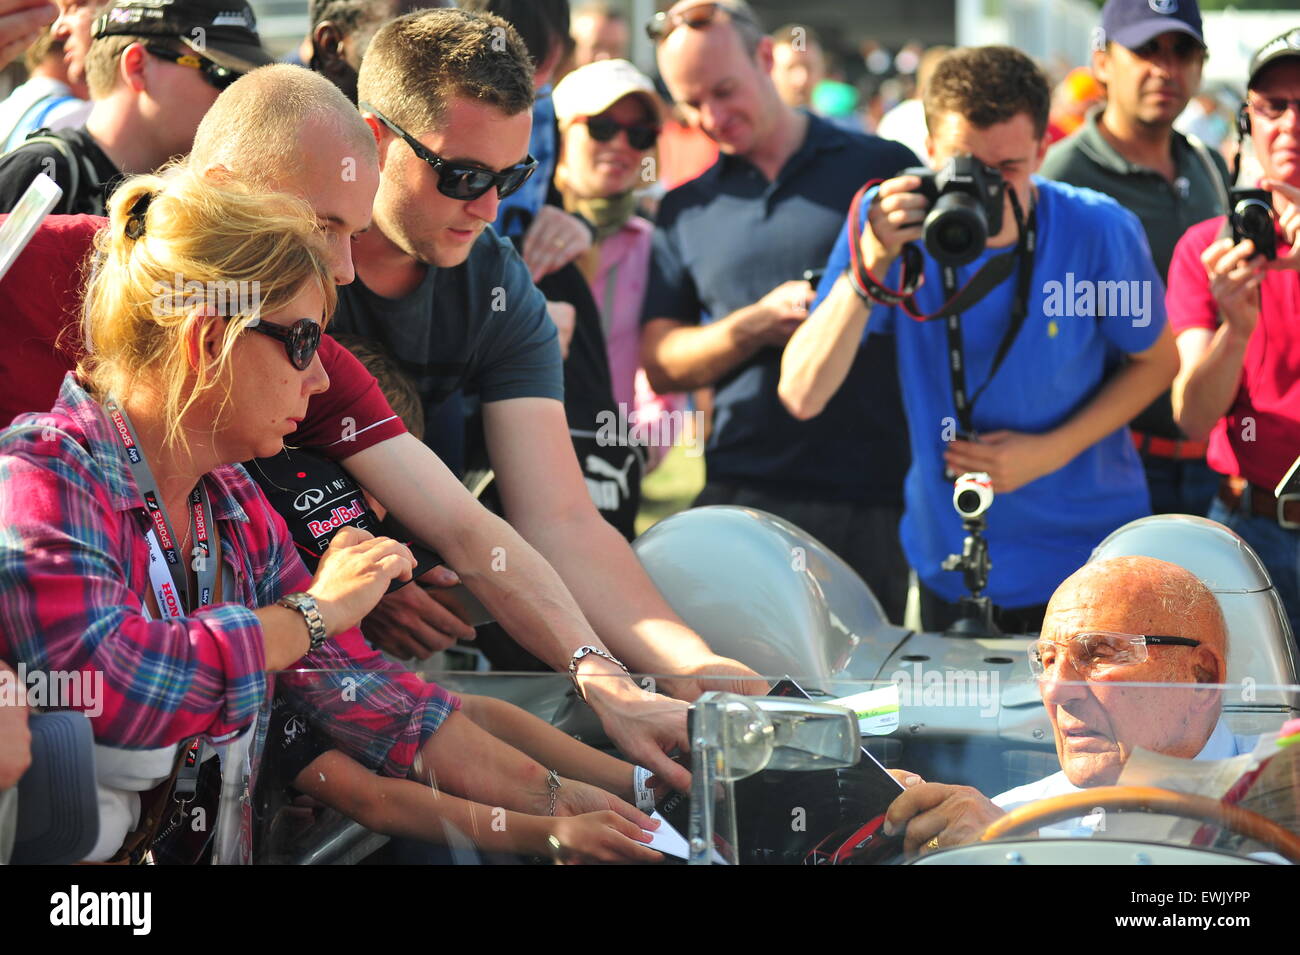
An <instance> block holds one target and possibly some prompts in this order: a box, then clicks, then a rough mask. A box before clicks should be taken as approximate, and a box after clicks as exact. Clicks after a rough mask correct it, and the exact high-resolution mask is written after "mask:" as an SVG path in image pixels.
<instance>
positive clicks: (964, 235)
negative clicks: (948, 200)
mask: <svg viewBox="0 0 1300 955" xmlns="http://www.w3.org/2000/svg"><path fill="white" fill-rule="evenodd" d="M935 232H936V235H935V237H934V238H935V244H936V245H938V246H939V247H940V248H941V249H943V251H944V252H946V253H948V254H949V255H961V254H962V253H963V252H965V251H966V250H967V249H969V248H970V247H971V240H972V238H973V236H971V234H970V228H969V227H968V226H967V225H966V223H964V222H962V221H961V220H960V219H958V220H953V219H945V220H943V222H941V223H940V225H939V228H938V229H936V230H935Z"/></svg>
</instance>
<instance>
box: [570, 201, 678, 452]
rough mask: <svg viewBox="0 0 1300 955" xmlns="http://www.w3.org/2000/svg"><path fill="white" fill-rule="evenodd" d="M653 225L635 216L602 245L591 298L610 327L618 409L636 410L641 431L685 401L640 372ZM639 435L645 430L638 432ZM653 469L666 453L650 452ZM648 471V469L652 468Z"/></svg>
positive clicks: (607, 334)
mask: <svg viewBox="0 0 1300 955" xmlns="http://www.w3.org/2000/svg"><path fill="white" fill-rule="evenodd" d="M653 236H654V225H652V224H651V223H650V222H649V221H648V220H646V219H643V218H641V217H640V216H633V217H632V218H631V219H629V220H628V221H627V223H626V224H625V225H624V226H623V228H622V230H620V231H619V232H617V233H616V234H614V235H612V236H610V237H609V238H608V239H606V240H605V241H604V242H602V243H601V245H600V265H599V266H598V268H597V270H596V277H595V279H594V280H593V281H592V283H591V293H592V296H593V297H594V298H595V299H596V306H597V307H598V308H599V309H600V313H601V316H602V323H603V324H604V326H605V351H606V353H607V354H608V356H609V377H610V382H611V385H612V387H613V391H614V403H615V404H616V405H619V406H621V407H623V408H626V409H627V410H628V411H632V410H635V411H636V413H637V420H638V422H639V423H640V427H644V426H645V422H647V421H649V420H650V419H651V417H652V416H654V415H661V414H666V413H668V412H672V411H676V410H681V409H682V408H683V407H684V406H685V403H686V402H685V400H684V398H683V396H682V395H659V394H656V393H655V392H654V390H653V389H652V388H651V387H650V384H649V382H648V381H646V379H645V374H644V373H643V372H640V369H641V306H642V304H643V303H644V301H645V291H646V283H647V281H648V280H649V276H650V246H651V239H652V238H653ZM634 430H640V428H638V429H634ZM648 450H649V451H650V456H649V457H650V460H649V467H653V466H654V465H655V464H656V463H658V460H659V458H660V457H662V454H663V451H664V449H663V448H654V447H652V448H649V449H648ZM647 470H648V468H647Z"/></svg>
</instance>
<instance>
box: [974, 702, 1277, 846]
mask: <svg viewBox="0 0 1300 955" xmlns="http://www.w3.org/2000/svg"><path fill="white" fill-rule="evenodd" d="M1255 739H1256V738H1255V737H1253V736H1234V735H1233V734H1232V731H1231V730H1230V729H1228V724H1227V723H1225V722H1224V721H1223V717H1219V722H1218V723H1216V724H1215V725H1214V732H1212V733H1211V734H1210V738H1209V739H1207V740H1206V741H1205V745H1204V746H1203V747H1201V751H1200V752H1199V753H1197V754H1196V755H1195V756H1194V757H1192V758H1193V759H1228V758H1229V757H1231V756H1240V755H1241V754H1242V753H1249V752H1251V751H1252V750H1253V749H1254V748H1255ZM1077 792H1083V787H1081V786H1076V785H1074V783H1072V782H1070V780H1069V779H1068V778H1066V775H1065V770H1061V772H1059V773H1053V774H1052V775H1051V776H1048V777H1046V778H1045V779H1040V780H1038V782H1036V783H1027V784H1026V785H1024V786H1017V787H1016V788H1015V789H1008V790H1007V791H1006V792H1004V793H1001V794H1000V795H997V796H994V797H993V805H995V806H997V807H998V808H999V809H1002V810H1005V811H1007V812H1010V811H1011V810H1012V809H1015V808H1017V807H1019V806H1023V805H1025V804H1026V803H1031V802H1036V801H1038V800H1039V799H1048V798H1050V797H1052V796H1061V795H1064V794H1065V793H1077ZM1102 818H1103V814H1102V813H1096V814H1093V815H1088V816H1083V817H1079V818H1075V819H1066V820H1063V821H1061V822H1058V823H1054V824H1053V825H1050V826H1043V827H1042V828H1040V829H1039V830H1038V835H1039V837H1040V838H1043V839H1065V838H1073V839H1079V838H1087V837H1088V836H1091V835H1092V834H1093V833H1094V832H1096V830H1097V826H1098V825H1099V824H1100V823H1101V821H1102Z"/></svg>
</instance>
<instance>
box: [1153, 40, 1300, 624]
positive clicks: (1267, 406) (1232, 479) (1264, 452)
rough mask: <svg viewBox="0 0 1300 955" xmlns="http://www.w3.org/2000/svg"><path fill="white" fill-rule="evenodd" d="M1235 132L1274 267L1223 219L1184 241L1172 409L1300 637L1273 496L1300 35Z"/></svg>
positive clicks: (1290, 317)
mask: <svg viewBox="0 0 1300 955" xmlns="http://www.w3.org/2000/svg"><path fill="white" fill-rule="evenodd" d="M1238 123H1239V131H1240V133H1241V136H1242V138H1243V139H1245V138H1246V137H1247V136H1249V138H1250V142H1251V144H1252V145H1253V147H1254V150H1253V151H1254V155H1255V158H1256V160H1257V161H1258V162H1259V164H1260V167H1261V168H1262V169H1263V173H1264V178H1263V179H1262V180H1261V181H1260V182H1258V183H1246V182H1243V183H1241V184H1240V185H1242V186H1258V187H1259V188H1261V189H1265V190H1268V193H1271V206H1272V213H1273V217H1272V223H1271V227H1272V230H1273V233H1274V234H1273V242H1274V244H1275V246H1276V257H1275V258H1273V259H1271V260H1270V259H1267V258H1266V257H1265V256H1264V255H1263V254H1262V250H1261V249H1257V248H1255V247H1254V244H1253V243H1252V242H1251V241H1250V240H1243V241H1241V242H1238V243H1234V242H1233V240H1232V229H1231V227H1229V226H1228V225H1227V224H1226V223H1225V220H1224V218H1223V217H1222V216H1219V217H1218V218H1215V219H1210V220H1208V221H1206V222H1202V223H1200V224H1199V225H1195V226H1192V228H1190V229H1188V230H1187V233H1186V234H1185V235H1184V236H1183V237H1182V239H1181V240H1180V241H1179V242H1178V245H1177V247H1176V248H1175V250H1174V256H1173V262H1172V263H1171V264H1170V266H1169V288H1168V293H1167V296H1166V301H1167V305H1168V310H1169V322H1170V325H1171V326H1172V327H1173V329H1174V334H1175V336H1176V339H1175V341H1176V343H1177V345H1178V352H1179V356H1180V358H1181V360H1182V367H1181V370H1180V371H1179V373H1178V377H1177V378H1176V379H1175V380H1174V387H1173V395H1172V397H1173V407H1174V414H1175V415H1176V417H1177V420H1178V423H1179V425H1180V426H1181V427H1182V428H1183V430H1184V431H1186V432H1187V433H1188V434H1189V435H1190V436H1192V437H1193V438H1198V439H1205V438H1207V437H1208V438H1209V446H1210V450H1209V456H1208V460H1209V463H1210V467H1212V468H1213V469H1214V470H1215V471H1217V472H1218V473H1219V475H1221V484H1220V486H1219V494H1218V499H1217V500H1216V501H1215V502H1214V504H1213V506H1212V507H1211V509H1210V513H1209V516H1210V517H1211V518H1212V519H1214V520H1216V521H1221V522H1222V523H1224V524H1227V525H1228V526H1229V527H1231V528H1232V529H1233V530H1234V531H1236V532H1237V533H1238V534H1240V535H1241V536H1242V537H1243V538H1245V540H1246V542H1247V543H1248V544H1250V546H1251V547H1253V548H1254V549H1255V552H1256V553H1257V554H1259V557H1260V559H1261V560H1262V561H1263V562H1264V566H1265V567H1267V568H1268V573H1269V576H1270V577H1272V578H1273V582H1274V583H1275V584H1276V585H1277V589H1278V593H1279V595H1280V596H1281V597H1282V603H1283V605H1284V606H1285V607H1286V610H1287V615H1288V616H1289V617H1290V618H1291V629H1292V631H1293V632H1294V633H1297V634H1300V573H1298V572H1297V569H1296V568H1297V567H1298V566H1300V563H1298V561H1300V501H1297V500H1296V499H1295V497H1294V496H1293V495H1284V496H1283V497H1282V498H1278V497H1277V496H1275V494H1274V491H1275V489H1276V488H1277V486H1278V484H1279V482H1280V481H1281V480H1282V478H1283V476H1285V475H1286V473H1287V470H1288V469H1289V468H1290V467H1291V463H1292V462H1293V461H1294V460H1295V458H1296V455H1297V453H1300V363H1298V362H1297V357H1296V356H1297V355H1300V338H1298V337H1297V332H1296V310H1297V303H1300V275H1298V274H1297V269H1300V241H1297V239H1298V238H1300V236H1298V235H1297V233H1300V206H1298V203H1300V30H1289V31H1288V32H1286V33H1284V34H1282V35H1281V36H1279V37H1276V38H1274V39H1273V40H1271V41H1270V42H1268V43H1266V44H1265V45H1264V46H1263V47H1261V48H1260V49H1259V50H1258V51H1257V52H1256V53H1255V55H1254V56H1253V57H1252V58H1251V62H1250V73H1249V78H1248V82H1247V92H1246V102H1245V103H1244V104H1242V108H1241V113H1240V114H1239V116H1238ZM1265 198H1269V197H1268V195H1267V193H1266V194H1265Z"/></svg>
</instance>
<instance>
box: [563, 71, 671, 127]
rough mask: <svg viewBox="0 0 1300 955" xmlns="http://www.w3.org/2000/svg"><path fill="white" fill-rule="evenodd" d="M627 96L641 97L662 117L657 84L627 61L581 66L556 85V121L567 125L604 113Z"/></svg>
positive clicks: (653, 112) (653, 111)
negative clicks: (585, 117) (578, 119)
mask: <svg viewBox="0 0 1300 955" xmlns="http://www.w3.org/2000/svg"><path fill="white" fill-rule="evenodd" d="M624 96H640V97H641V98H642V99H644V100H645V102H646V103H647V104H648V105H649V107H650V110H651V113H652V114H653V115H654V116H656V117H658V115H659V95H658V94H657V93H656V92H655V87H654V83H652V82H651V81H650V77H648V76H646V75H645V74H644V73H642V72H641V71H640V70H638V69H637V68H636V67H635V66H633V65H632V64H631V63H629V62H628V61H627V60H597V61H596V62H595V63H588V64H587V65H586V66H580V67H578V68H577V69H576V70H574V71H573V72H572V73H570V74H569V75H568V76H566V77H565V78H564V79H562V80H560V82H559V83H557V84H556V85H555V89H554V90H552V92H551V101H552V102H553V103H554V104H555V118H556V119H558V120H559V121H560V123H561V124H564V125H567V124H568V123H570V122H572V121H573V120H574V119H576V118H577V117H579V116H596V115H598V114H600V113H603V112H605V110H607V109H609V108H610V107H611V106H613V105H614V104H615V103H617V102H618V101H619V100H621V99H622V98H623V97H624Z"/></svg>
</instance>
